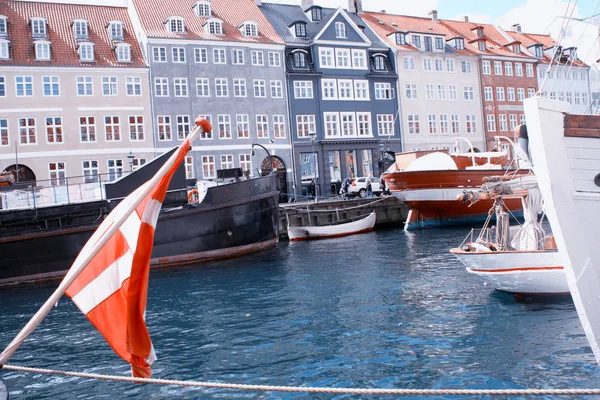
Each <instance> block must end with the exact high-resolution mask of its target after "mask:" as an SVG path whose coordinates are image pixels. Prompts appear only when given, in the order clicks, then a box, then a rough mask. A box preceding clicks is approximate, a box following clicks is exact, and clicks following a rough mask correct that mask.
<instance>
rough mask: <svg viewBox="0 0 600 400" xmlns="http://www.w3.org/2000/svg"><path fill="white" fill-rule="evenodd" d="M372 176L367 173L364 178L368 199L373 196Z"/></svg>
mask: <svg viewBox="0 0 600 400" xmlns="http://www.w3.org/2000/svg"><path fill="white" fill-rule="evenodd" d="M372 177H373V175H371V174H369V176H367V180H366V182H365V183H366V188H367V199H370V198H372V197H373V182H372Z"/></svg>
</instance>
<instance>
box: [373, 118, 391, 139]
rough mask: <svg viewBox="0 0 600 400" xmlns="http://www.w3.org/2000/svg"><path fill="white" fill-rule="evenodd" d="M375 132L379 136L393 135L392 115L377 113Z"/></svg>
mask: <svg viewBox="0 0 600 400" xmlns="http://www.w3.org/2000/svg"><path fill="white" fill-rule="evenodd" d="M377 134H378V135H379V136H393V135H394V116H393V115H392V114H378V115H377Z"/></svg>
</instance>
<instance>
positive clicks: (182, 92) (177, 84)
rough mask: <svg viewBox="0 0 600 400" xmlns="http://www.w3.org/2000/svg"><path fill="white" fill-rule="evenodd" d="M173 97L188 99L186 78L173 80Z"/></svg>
mask: <svg viewBox="0 0 600 400" xmlns="http://www.w3.org/2000/svg"><path fill="white" fill-rule="evenodd" d="M173 86H174V89H175V91H174V95H175V97H188V84H187V78H173Z"/></svg>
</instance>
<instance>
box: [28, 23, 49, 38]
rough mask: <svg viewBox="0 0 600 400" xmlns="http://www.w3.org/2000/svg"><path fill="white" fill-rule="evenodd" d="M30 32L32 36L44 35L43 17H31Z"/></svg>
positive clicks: (43, 36) (44, 24)
mask: <svg viewBox="0 0 600 400" xmlns="http://www.w3.org/2000/svg"><path fill="white" fill-rule="evenodd" d="M31 34H32V37H33V38H40V37H42V38H45V37H46V20H45V19H44V18H32V19H31Z"/></svg>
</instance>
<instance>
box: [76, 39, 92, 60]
mask: <svg viewBox="0 0 600 400" xmlns="http://www.w3.org/2000/svg"><path fill="white" fill-rule="evenodd" d="M78 51H79V61H81V62H92V61H94V44H93V43H80V44H79V50H78Z"/></svg>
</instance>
